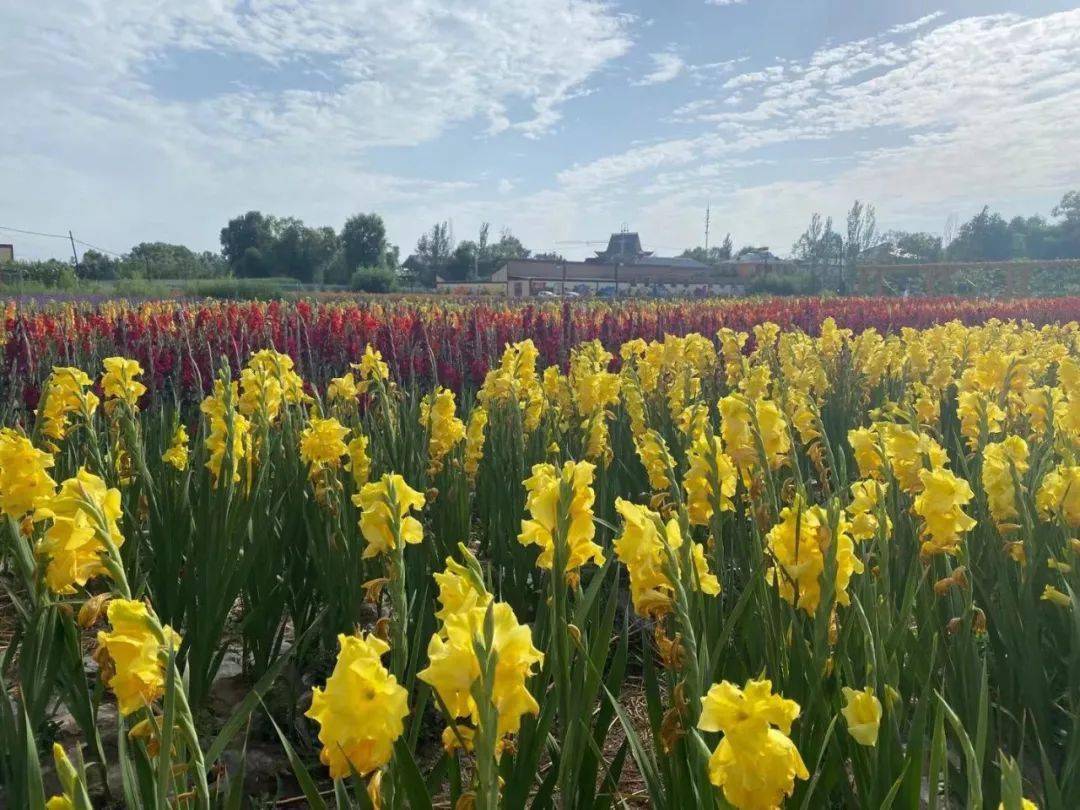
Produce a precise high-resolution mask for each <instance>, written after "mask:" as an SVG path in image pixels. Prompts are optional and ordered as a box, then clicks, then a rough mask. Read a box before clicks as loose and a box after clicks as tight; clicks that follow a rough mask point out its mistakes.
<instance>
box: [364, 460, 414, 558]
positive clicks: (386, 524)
mask: <svg viewBox="0 0 1080 810" xmlns="http://www.w3.org/2000/svg"><path fill="white" fill-rule="evenodd" d="M352 501H353V503H354V504H356V505H357V506H359V507H360V510H361V512H360V533H361V534H362V535H363V536H364V539H365V540H366V541H367V547H366V548H365V549H364V553H363V556H364V558H365V559H367V558H369V557H375V556H376V555H379V554H384V553H386V552H388V551H390V550H391V549H393V548H396V547H397V544H398V542H399V541H400V542H402V543H419V542H420V541H421V540H423V539H424V528H423V526H421V525H420V521H419V520H417V519H416V518H414V517H412V516H411V515H410V512H412V510H414V509H423V508H424V503H425V499H424V496H423V495H422V494H420V493H419V492H417V491H416V490H415V489H413V488H412V487H410V486H409V485H408V484H406V483H405V479H404V478H402V477H401V476H400V475H398V474H397V473H387V474H386V475H384V476H383V477H382V478H381V479H380V480H379V481H375V482H372V483H370V484H365V485H364V487H363V489H361V490H360V492H358V493H357V494H356V495H353V496H352ZM395 505H396V510H395Z"/></svg>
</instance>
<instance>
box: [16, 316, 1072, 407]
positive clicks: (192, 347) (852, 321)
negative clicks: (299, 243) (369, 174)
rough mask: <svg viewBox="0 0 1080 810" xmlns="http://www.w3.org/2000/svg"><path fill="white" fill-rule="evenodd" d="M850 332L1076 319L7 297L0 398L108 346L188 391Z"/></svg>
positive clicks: (420, 377)
mask: <svg viewBox="0 0 1080 810" xmlns="http://www.w3.org/2000/svg"><path fill="white" fill-rule="evenodd" d="M829 316H831V317H833V318H834V319H835V320H836V321H837V323H838V324H839V325H840V326H842V327H848V328H851V329H854V330H856V331H861V330H863V329H867V328H875V329H877V330H878V331H880V332H889V331H894V330H896V329H899V328H900V327H902V326H912V327H925V326H929V325H932V324H935V323H942V322H945V321H950V320H958V321H961V322H963V323H965V324H972V323H980V322H983V321H986V320H988V319H990V318H1000V319H1024V320H1028V321H1030V322H1032V323H1034V324H1036V325H1041V324H1045V323H1054V322H1065V321H1071V320H1077V319H1080V298H1077V297H1072V298H1046V299H1012V300H1004V301H997V300H985V299H983V300H980V299H961V298H910V299H896V298H768V299H712V300H699V301H640V300H638V301H615V302H595V301H594V302H572V303H570V302H568V303H558V302H549V303H542V304H539V303H511V302H497V303H493V302H444V301H438V300H435V299H431V298H414V299H409V298H399V299H364V300H356V301H345V302H341V301H331V302H315V301H307V300H301V301H296V302H284V301H278V302H271V303H264V302H205V303H192V302H186V303H181V302H175V301H157V302H144V303H127V302H124V301H106V302H102V303H89V302H85V303H62V304H61V303H33V302H28V303H20V302H16V301H9V302H8V303H7V304H6V307H5V318H4V331H3V343H4V345H3V348H4V364H5V365H4V372H5V373H4V377H3V380H2V381H0V403H2V404H4V405H6V406H7V407H9V408H10V407H13V406H14V407H19V406H23V405H25V406H29V407H33V406H34V405H35V403H36V401H37V397H38V391H39V388H40V385H41V382H42V381H43V380H44V378H45V377H46V376H47V374H48V373H49V370H50V369H51V368H52V367H53V366H54V365H77V366H80V367H82V368H84V369H87V370H95V369H98V368H100V365H101V360H102V358H104V357H108V356H111V355H123V356H126V357H133V358H135V359H137V360H138V361H139V362H140V363H141V364H142V366H143V368H144V369H145V370H146V375H145V377H146V384H147V385H148V386H149V388H150V391H149V393H148V397H165V398H175V399H176V400H178V401H191V400H193V399H195V398H197V397H200V396H202V395H203V393H204V392H205V391H207V390H208V388H209V386H210V384H211V381H212V379H213V377H214V374H215V372H216V370H217V369H218V368H219V367H220V366H221V364H222V362H227V363H228V364H229V365H230V367H231V368H233V369H234V370H235V369H237V368H239V367H240V366H241V365H242V364H243V363H244V361H245V360H246V359H247V357H248V356H249V355H250V353H251V352H252V351H255V350H257V349H261V348H267V347H272V348H275V349H277V350H278V351H282V352H286V353H287V354H289V355H291V356H292V357H293V359H294V360H295V361H296V364H297V367H298V370H299V372H300V373H301V375H302V376H303V377H304V378H305V379H306V380H309V381H310V382H312V383H314V384H316V385H320V386H321V385H323V384H325V382H326V380H327V379H329V377H331V376H335V375H338V374H340V373H342V372H343V371H344V370H345V369H346V368H347V367H348V364H349V363H350V362H352V361H355V360H356V359H358V358H359V356H360V355H361V353H362V352H363V350H364V347H365V346H366V345H367V344H368V343H372V344H374V345H375V346H376V347H377V348H378V349H379V351H381V352H382V354H383V356H384V357H385V358H386V359H387V361H388V362H389V363H390V366H391V369H392V371H393V373H394V374H395V375H396V376H397V377H398V379H400V380H403V381H410V380H415V381H417V382H418V383H420V384H422V385H428V384H430V383H431V382H433V381H434V380H436V379H437V381H438V382H439V383H440V384H442V385H446V386H448V387H451V388H455V389H460V388H462V387H468V386H473V385H477V384H479V383H480V382H481V381H482V380H483V377H484V375H485V373H486V372H487V370H488V368H489V367H490V366H491V364H492V362H494V361H495V360H496V358H497V357H498V356H499V354H500V353H501V352H502V348H503V346H504V345H505V344H506V343H507V342H509V341H516V340H521V339H523V338H526V337H528V338H532V339H533V341H534V342H535V343H536V345H537V347H538V349H539V351H540V356H541V360H542V362H543V363H545V364H551V363H563V362H565V361H566V358H567V355H568V351H569V347H571V346H573V345H574V344H576V343H578V342H580V341H583V340H590V339H593V338H597V339H599V340H600V341H601V342H602V343H603V344H604V345H605V346H607V347H608V348H610V349H615V348H617V347H618V346H619V345H620V344H621V343H623V342H624V341H626V340H628V339H630V338H634V337H642V338H645V339H647V340H648V339H654V338H660V337H662V336H663V335H664V334H665V333H670V334H677V335H683V334H686V333H689V332H699V333H701V334H704V335H709V336H713V335H715V334H716V331H717V330H718V329H719V328H721V327H725V326H726V327H729V328H732V329H738V330H748V329H750V328H751V327H752V326H753V325H755V324H758V323H762V322H764V321H772V322H774V323H777V324H779V325H780V326H781V327H785V328H788V327H797V328H800V329H803V330H805V331H807V332H810V333H814V332H816V330H817V329H818V328H819V326H820V324H821V322H822V320H823V319H825V318H826V317H829Z"/></svg>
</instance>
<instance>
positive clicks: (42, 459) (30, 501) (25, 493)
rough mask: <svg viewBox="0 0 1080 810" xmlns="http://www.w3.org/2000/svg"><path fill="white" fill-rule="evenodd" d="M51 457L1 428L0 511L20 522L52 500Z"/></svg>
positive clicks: (16, 434)
mask: <svg viewBox="0 0 1080 810" xmlns="http://www.w3.org/2000/svg"><path fill="white" fill-rule="evenodd" d="M53 463H54V462H53V457H52V456H51V455H50V454H48V453H46V452H44V451H43V450H38V449H37V448H35V447H34V445H33V444H32V443H31V442H30V440H29V439H28V438H26V437H25V436H22V435H20V434H19V433H17V432H15V431H14V430H12V429H11V428H0V510H2V511H3V513H4V514H5V515H8V516H9V517H11V518H13V519H15V520H19V519H21V518H22V517H23V516H24V515H26V513H27V512H31V511H33V510H34V509H36V508H37V507H38V506H40V505H41V504H42V503H44V502H45V501H47V500H48V499H49V498H51V497H52V494H53V491H54V490H55V489H56V482H55V481H54V480H53V479H52V476H50V475H49V470H50V469H51V468H52V466H53Z"/></svg>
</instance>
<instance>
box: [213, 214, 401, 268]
mask: <svg viewBox="0 0 1080 810" xmlns="http://www.w3.org/2000/svg"><path fill="white" fill-rule="evenodd" d="M221 255H222V256H223V257H224V260H225V262H226V263H227V265H228V268H229V269H230V270H231V271H232V273H233V274H234V275H236V276H239V277H242V278H270V277H275V276H289V277H291V278H295V279H297V280H298V281H302V282H304V283H313V282H316V283H326V284H346V283H348V282H349V280H350V279H351V278H352V277H353V275H354V274H355V273H356V272H357V271H358V270H360V269H384V270H391V271H392V270H396V269H397V266H398V248H397V246H395V245H391V244H390V243H389V242H387V239H386V225H385V224H384V223H383V220H382V217H380V216H379V215H378V214H356V215H354V216H352V217H349V218H348V219H347V220H345V224H344V225H343V226H342V228H341V231H340V232H338V231H335V230H334V229H333V228H331V227H328V226H322V227H311V226H308V225H305V224H304V223H303V221H302V220H300V219H297V218H296V217H275V216H272V215H269V214H263V213H262V212H261V211H248V212H247V213H246V214H242V215H241V216H238V217H234V218H233V219H231V220H229V223H228V224H227V225H226V226H225V227H224V228H222V229H221Z"/></svg>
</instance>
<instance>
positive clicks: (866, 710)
mask: <svg viewBox="0 0 1080 810" xmlns="http://www.w3.org/2000/svg"><path fill="white" fill-rule="evenodd" d="M841 691H842V692H843V694H844V702H845V705H844V708H843V709H841V710H840V713H841V714H843V715H844V720H846V721H847V727H848V734H850V735H851V736H852V738H853V739H854V740H855V742H857V743H858V744H859V745H865V746H868V747H870V748H873V747H874V746H876V745H877V740H878V729H879V727H880V726H881V701H879V700H878V699H877V696H875V695H874V688H873V687H872V686H867V687H866V688H865V689H864V690H862V691H861V692H857V691H856V690H854V689H852V688H850V687H848V686H845V687H844V688H843V689H842V690H841Z"/></svg>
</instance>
